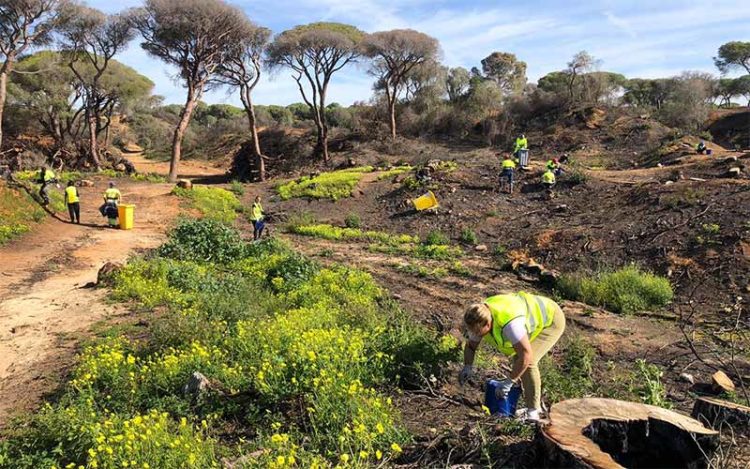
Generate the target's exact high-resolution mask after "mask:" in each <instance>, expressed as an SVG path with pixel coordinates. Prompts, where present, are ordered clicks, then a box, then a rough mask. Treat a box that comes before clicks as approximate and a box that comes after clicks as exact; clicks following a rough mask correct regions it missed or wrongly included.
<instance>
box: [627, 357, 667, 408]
mask: <svg viewBox="0 0 750 469" xmlns="http://www.w3.org/2000/svg"><path fill="white" fill-rule="evenodd" d="M635 364H636V366H637V367H638V372H639V377H638V378H639V379H638V380H637V382H638V383H640V385H639V386H637V387H636V392H637V393H638V395H639V396H640V397H641V400H642V401H643V402H644V403H646V404H651V405H655V406H659V407H664V408H666V409H671V408H672V404H671V403H670V402H669V400H668V399H667V390H666V388H665V387H664V383H663V382H662V380H661V379H662V376H663V375H664V372H663V371H662V370H661V368H659V367H658V366H657V365H654V364H651V363H646V361H645V360H643V359H640V358H639V359H638V360H636V361H635Z"/></svg>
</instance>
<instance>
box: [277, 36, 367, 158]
mask: <svg viewBox="0 0 750 469" xmlns="http://www.w3.org/2000/svg"><path fill="white" fill-rule="evenodd" d="M363 37H364V33H362V31H360V30H359V29H357V28H355V27H354V26H350V25H347V24H341V23H312V24H308V25H305V26H297V27H295V28H293V29H289V30H287V31H284V32H283V33H281V34H279V35H278V36H277V37H276V38H275V39H274V41H273V42H272V43H271V44H270V45H269V46H268V50H267V54H268V59H267V60H268V64H269V65H270V66H271V67H288V68H290V69H291V70H292V72H293V75H292V76H293V78H294V80H295V81H296V82H297V86H298V88H299V91H300V93H301V94H302V99H303V100H304V101H305V104H307V106H308V107H309V108H310V111H311V113H312V115H313V121H314V122H315V127H316V130H317V144H316V146H315V153H316V155H318V156H321V157H322V158H323V160H324V161H326V162H327V161H328V121H327V119H326V96H327V94H328V86H329V85H330V83H331V78H332V77H333V74H334V73H336V72H338V71H339V70H341V69H342V68H344V67H345V66H346V65H347V64H349V63H351V62H353V61H355V60H356V59H357V58H358V57H359V56H360V53H361V51H360V45H361V41H362V38H363ZM303 82H306V84H307V85H308V86H309V90H306V89H305V87H306V86H305V84H303Z"/></svg>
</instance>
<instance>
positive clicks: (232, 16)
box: [133, 0, 250, 181]
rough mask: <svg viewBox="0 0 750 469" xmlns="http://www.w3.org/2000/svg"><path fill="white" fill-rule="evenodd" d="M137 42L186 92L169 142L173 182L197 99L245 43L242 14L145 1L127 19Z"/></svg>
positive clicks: (213, 3)
mask: <svg viewBox="0 0 750 469" xmlns="http://www.w3.org/2000/svg"><path fill="white" fill-rule="evenodd" d="M133 24H134V25H135V27H136V28H137V29H138V31H140V33H141V35H142V36H143V39H144V41H143V43H142V44H141V47H143V49H145V50H146V52H148V53H149V54H150V55H152V56H154V57H157V58H159V59H161V60H163V61H164V62H167V63H168V64H172V65H174V66H176V67H177V68H178V69H179V74H178V76H179V77H180V78H181V79H182V81H183V83H184V86H185V88H187V97H186V100H185V106H184V107H183V108H182V111H181V112H180V119H179V122H178V124H177V126H176V127H175V130H174V134H173V137H172V159H171V162H170V166H169V179H170V180H171V181H176V180H177V172H178V166H179V163H180V156H181V154H182V139H183V137H184V135H185V129H187V126H188V124H189V123H190V118H191V116H192V114H193V111H194V110H195V107H196V105H197V104H198V101H199V100H200V98H201V96H202V95H203V93H204V92H205V91H206V90H207V89H209V88H210V87H211V86H212V85H215V84H216V81H214V80H213V79H214V78H215V73H216V71H217V68H218V67H219V65H220V64H222V63H224V62H225V61H227V60H228V58H229V56H230V54H231V51H232V48H233V47H234V46H236V45H237V44H240V43H241V42H242V41H243V40H245V38H247V37H248V29H249V28H250V24H249V22H248V20H247V18H246V17H245V14H244V13H243V12H242V11H241V10H239V9H237V8H235V7H232V6H230V5H228V4H227V3H225V2H223V1H222V0H146V6H144V7H143V8H139V9H137V10H135V11H134V13H133Z"/></svg>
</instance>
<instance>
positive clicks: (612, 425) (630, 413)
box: [536, 398, 719, 469]
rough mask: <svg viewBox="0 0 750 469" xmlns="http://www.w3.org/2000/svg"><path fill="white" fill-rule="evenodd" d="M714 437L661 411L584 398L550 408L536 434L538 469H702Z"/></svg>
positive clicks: (687, 420)
mask: <svg viewBox="0 0 750 469" xmlns="http://www.w3.org/2000/svg"><path fill="white" fill-rule="evenodd" d="M718 440H719V434H718V432H716V431H714V430H711V429H708V428H706V427H704V426H703V425H702V424H701V423H700V422H698V421H697V420H695V419H692V418H690V417H687V416H685V415H682V414H678V413H677V412H673V411H670V410H667V409H662V408H661V407H655V406H651V405H647V404H639V403H634V402H624V401H618V400H615V399H603V398H586V399H572V400H568V401H563V402H560V403H558V404H555V405H554V406H552V409H551V411H550V415H549V423H547V424H546V425H544V426H542V427H541V429H540V431H539V432H538V434H537V443H538V445H539V449H540V451H538V453H537V454H538V457H539V460H538V461H536V463H537V464H538V465H539V466H540V467H576V468H597V469H614V468H622V467H636V468H637V467H696V468H697V467H706V465H707V457H710V455H711V454H712V453H713V452H714V451H715V449H716V447H717V445H718V442H719V441H718Z"/></svg>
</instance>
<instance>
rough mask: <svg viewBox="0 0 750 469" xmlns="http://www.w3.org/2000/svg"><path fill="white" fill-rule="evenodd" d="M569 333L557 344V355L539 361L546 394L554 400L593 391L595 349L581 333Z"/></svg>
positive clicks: (580, 395) (550, 399)
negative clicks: (579, 334)
mask: <svg viewBox="0 0 750 469" xmlns="http://www.w3.org/2000/svg"><path fill="white" fill-rule="evenodd" d="M567 332H568V334H570V335H568V336H567V337H566V338H565V339H563V340H562V341H560V343H558V345H557V346H556V347H555V352H556V355H557V356H558V357H559V358H557V359H554V358H553V357H552V356H549V355H548V356H545V357H544V358H542V360H541V361H540V363H539V369H540V372H541V374H542V377H543V379H542V385H543V387H544V395H545V397H546V398H547V399H548V400H549V401H550V402H551V403H555V402H559V401H563V400H565V399H574V398H580V397H585V396H589V395H591V394H592V393H593V392H594V389H595V387H594V376H593V368H594V361H595V359H596V350H594V348H593V347H592V346H591V345H590V344H589V343H588V342H586V341H585V340H584V339H583V338H582V337H580V336H578V335H575V334H573V333H572V331H567Z"/></svg>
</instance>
